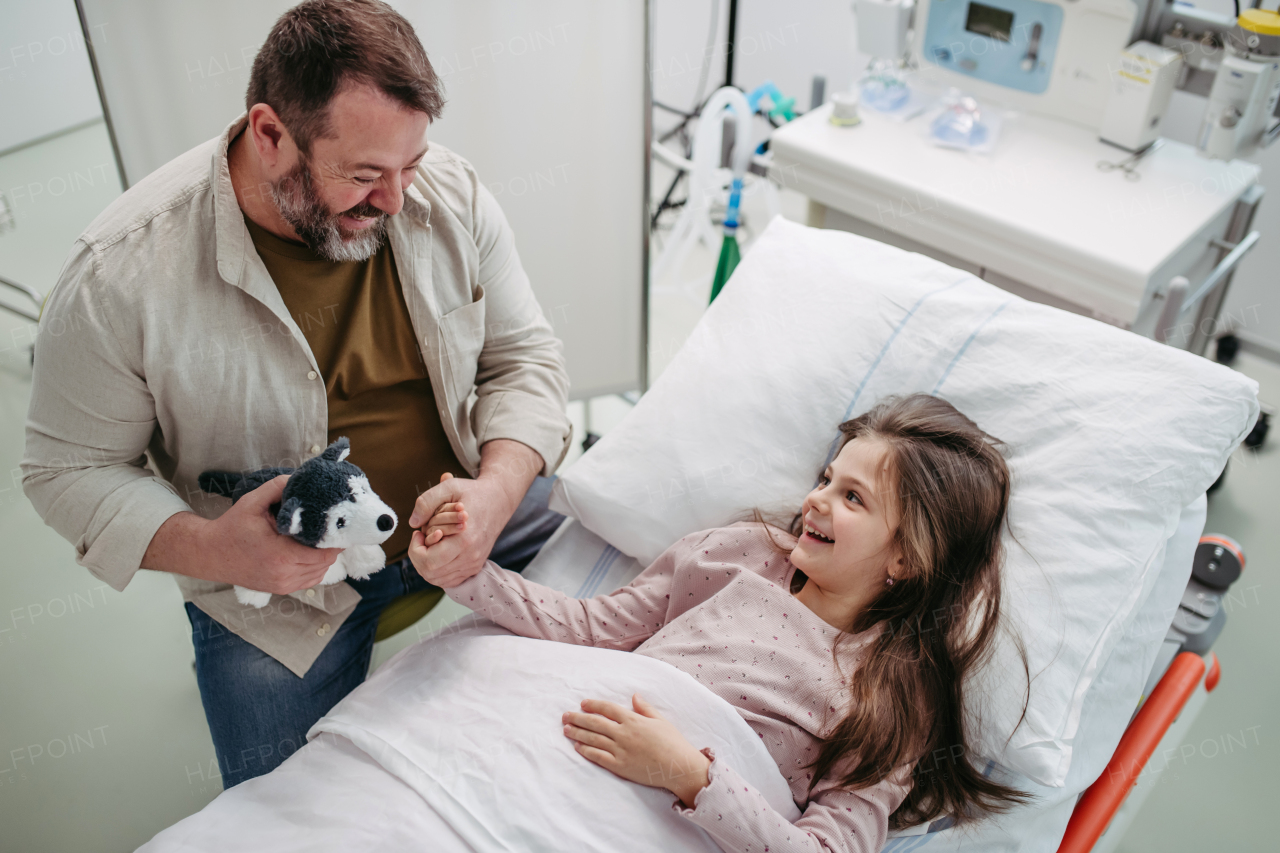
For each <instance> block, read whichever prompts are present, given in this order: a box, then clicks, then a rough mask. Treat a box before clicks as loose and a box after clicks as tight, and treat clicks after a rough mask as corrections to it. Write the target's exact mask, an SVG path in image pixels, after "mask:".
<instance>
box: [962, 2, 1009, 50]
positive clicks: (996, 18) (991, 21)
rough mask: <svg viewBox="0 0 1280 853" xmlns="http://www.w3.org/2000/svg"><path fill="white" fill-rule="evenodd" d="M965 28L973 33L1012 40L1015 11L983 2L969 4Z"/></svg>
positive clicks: (1002, 39) (1001, 39)
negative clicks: (985, 4) (1007, 10)
mask: <svg viewBox="0 0 1280 853" xmlns="http://www.w3.org/2000/svg"><path fill="white" fill-rule="evenodd" d="M964 28H965V29H966V30H968V31H969V32H971V33H977V34H978V35H982V36H987V37H988V38H993V39H999V40H1000V41H1006V42H1007V41H1011V35H1012V33H1013V13H1012V12H1006V11H1005V10H1004V9H997V8H996V7H994V6H984V5H982V4H981V3H970V4H969V15H968V17H966V18H965V22H964Z"/></svg>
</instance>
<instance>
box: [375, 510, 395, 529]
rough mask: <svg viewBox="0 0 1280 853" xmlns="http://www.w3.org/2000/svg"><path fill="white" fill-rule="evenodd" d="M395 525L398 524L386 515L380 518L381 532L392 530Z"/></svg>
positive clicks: (379, 526) (379, 527)
mask: <svg viewBox="0 0 1280 853" xmlns="http://www.w3.org/2000/svg"><path fill="white" fill-rule="evenodd" d="M395 524H396V523H395V522H394V521H392V520H391V516H389V515H386V514H385V513H384V514H383V515H380V516H378V529H379V530H390V529H391V528H392V527H394V526H395Z"/></svg>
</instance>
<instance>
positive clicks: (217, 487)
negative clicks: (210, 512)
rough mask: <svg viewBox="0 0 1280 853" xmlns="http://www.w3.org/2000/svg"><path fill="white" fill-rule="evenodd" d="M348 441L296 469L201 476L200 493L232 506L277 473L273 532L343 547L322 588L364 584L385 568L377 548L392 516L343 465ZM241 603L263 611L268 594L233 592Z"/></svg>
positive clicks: (386, 534)
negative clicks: (353, 581) (280, 484)
mask: <svg viewBox="0 0 1280 853" xmlns="http://www.w3.org/2000/svg"><path fill="white" fill-rule="evenodd" d="M350 452H351V442H350V441H348V440H347V439H346V437H345V436H344V437H342V438H339V439H338V440H337V441H335V442H334V443H333V444H331V445H329V446H328V447H327V448H326V449H325V451H324V452H323V453H321V454H320V455H319V456H316V457H314V458H312V459H308V460H307V461H306V462H303V463H302V467H301V468H297V469H293V468H278V467H277V468H262V469H260V470H258V471H254V472H253V473H251V474H239V473H236V472H234V471H205V472H204V473H203V474H201V475H200V476H199V477H198V478H197V482H198V483H199V484H200V488H201V489H203V490H204V491H206V492H208V493H210V494H213V495H223V496H224V497H229V498H231V502H232V503H235V502H236V501H238V500H240V498H242V497H243V496H244V495H246V494H247V493H249V492H251V491H253V490H254V489H256V488H258V487H259V486H261V485H262V484H263V483H266V482H268V481H269V480H272V479H274V478H276V477H278V476H280V475H281V474H288V475H289V482H288V483H286V484H285V487H284V494H283V495H281V502H280V503H275V504H272V505H271V511H272V512H273V513H275V516H276V529H277V530H278V531H279V532H280V533H281V534H282V535H288V536H292V537H293V538H294V539H297V540H298V541H299V542H301V543H302V544H303V545H310V546H311V547H312V548H345V549H346V550H345V551H343V552H342V553H341V554H339V555H338V559H337V560H336V561H334V564H333V565H332V566H330V567H329V571H328V572H326V573H325V576H324V579H323V580H321V581H320V583H322V584H331V583H337V582H338V581H340V580H343V579H345V578H349V577H351V578H357V579H359V580H364V579H365V578H367V577H369V575H371V574H373V573H374V572H376V571H378V570H379V569H381V568H382V567H383V565H385V564H386V554H384V553H383V551H382V548H380V547H379V546H380V545H381V544H382V543H383V542H385V541H387V537H389V536H390V535H391V534H392V533H393V532H394V531H395V529H396V523H397V519H396V514H395V512H394V511H392V509H391V507H389V506H387V505H386V504H385V503H383V502H382V499H381V498H379V497H378V496H377V495H375V494H374V493H373V489H371V488H369V478H368V477H366V476H365V474H364V472H363V471H361V470H360V469H359V468H357V467H356V466H355V465H352V464H351V463H350V462H347V461H346V458H347V455H348V454H349V453H350ZM236 599H237V600H238V601H239V602H240V603H241V604H248V605H252V606H254V607H265V606H266V605H267V602H269V601H270V600H271V593H269V592H258V591H256V590H252V589H246V588H245V587H242V586H237V587H236Z"/></svg>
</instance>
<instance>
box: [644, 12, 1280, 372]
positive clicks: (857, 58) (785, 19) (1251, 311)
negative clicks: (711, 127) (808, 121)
mask: <svg viewBox="0 0 1280 853" xmlns="http://www.w3.org/2000/svg"><path fill="white" fill-rule="evenodd" d="M713 2H714V0H697V2H691V0H657V2H656V18H657V20H656V22H655V29H654V78H653V79H654V98H655V100H658V101H663V102H665V103H669V104H671V105H672V106H676V107H681V108H684V109H688V108H689V107H690V106H692V104H693V101H694V95H695V92H696V89H697V83H698V72H699V68H700V65H701V60H702V57H703V52H704V47H705V41H704V39H705V38H706V34H707V24H708V19H709V17H710V11H711V8H712V4H713ZM719 5H720V15H719V22H718V29H717V37H716V39H715V48H714V51H713V53H712V55H711V59H710V65H711V69H710V77H709V82H708V84H707V86H706V89H705V92H711V91H714V89H715V88H717V87H718V86H719V85H721V83H722V82H723V79H724V41H725V37H726V33H727V24H726V19H727V13H728V7H729V3H728V0H722V2H721V3H720V4H719ZM1196 5H1199V6H1201V7H1203V8H1206V9H1210V10H1212V11H1216V12H1224V13H1229V12H1230V10H1231V2H1230V0H1198V2H1197V4H1196ZM1242 5H1247V4H1242ZM1265 5H1266V6H1267V8H1272V7H1273V6H1274V3H1272V2H1270V0H1268V2H1267V3H1266V4H1265ZM737 32H738V35H739V37H740V39H741V40H742V42H741V44H740V46H739V55H738V59H737V62H736V65H735V71H734V78H735V79H734V82H735V84H736V85H737V86H739V87H740V88H743V89H746V90H748V91H749V90H750V89H752V88H754V87H755V86H757V85H759V84H760V83H762V82H764V81H765V80H767V79H772V80H773V81H774V82H775V83H776V84H777V85H778V87H779V88H780V89H781V90H782V92H783V94H785V95H787V96H796V97H797V100H796V106H797V107H798V108H800V109H808V107H809V81H810V79H811V78H812V76H813V75H814V74H823V75H825V76H826V77H827V92H828V94H830V93H831V92H832V91H835V90H836V89H838V88H839V89H843V88H846V87H848V86H849V85H851V84H852V83H853V82H854V80H855V79H856V77H857V76H858V74H859V73H860V72H861V70H862V69H863V68H864V67H865V66H866V57H865V56H862V55H859V54H857V53H856V50H855V48H854V44H855V43H856V41H855V37H856V21H855V19H854V15H853V12H852V3H851V2H849V0H792V1H791V2H787V3H777V2H771V0H740V2H739V4H738V29H737ZM1204 107H1205V99H1204V98H1201V97H1198V96H1195V95H1189V94H1187V93H1185V92H1175V97H1174V103H1173V106H1172V107H1171V108H1170V111H1169V114H1168V115H1167V117H1166V121H1165V125H1164V127H1163V128H1162V130H1163V133H1164V135H1165V136H1167V137H1169V138H1171V139H1176V140H1178V141H1181V142H1185V143H1187V144H1194V140H1195V134H1196V130H1197V128H1198V127H1199V123H1200V117H1201V115H1202V114H1203V112H1204ZM657 116H658V121H657V122H655V130H656V131H658V132H661V130H662V129H664V128H669V127H671V126H672V125H674V124H675V119H673V118H672V117H671V116H670V115H669V114H664V113H662V112H658V113H657ZM756 127H757V133H758V136H757V138H758V139H763V138H764V136H765V135H766V133H767V128H765V126H764V125H763V123H761V122H759V121H758V122H757V125H756ZM1244 159H1247V160H1250V161H1251V162H1254V163H1258V164H1259V165H1260V166H1261V167H1262V174H1261V177H1260V181H1261V183H1262V184H1263V186H1265V187H1267V188H1268V193H1267V196H1266V197H1264V198H1263V201H1262V204H1261V205H1260V207H1259V209H1258V214H1257V218H1256V219H1255V221H1254V225H1253V227H1254V228H1256V229H1257V230H1259V231H1261V232H1262V236H1263V239H1262V241H1261V242H1260V243H1259V245H1258V247H1257V248H1255V249H1254V250H1253V252H1252V253H1251V254H1250V255H1249V256H1248V257H1247V258H1245V259H1244V260H1243V261H1242V262H1241V264H1240V267H1239V271H1238V272H1237V273H1236V275H1235V278H1234V279H1233V281H1232V284H1231V290H1230V292H1229V293H1228V295H1227V299H1226V301H1225V303H1224V304H1223V307H1222V314H1221V321H1222V322H1223V323H1224V324H1228V323H1229V324H1231V326H1232V327H1233V328H1235V329H1236V330H1237V333H1238V334H1239V335H1240V336H1241V337H1242V338H1243V339H1245V340H1246V342H1255V343H1257V344H1259V345H1261V346H1262V347H1265V348H1268V349H1270V350H1273V351H1274V352H1275V353H1277V354H1280V239H1278V238H1280V144H1276V145H1273V146H1272V147H1271V148H1270V149H1268V150H1265V151H1260V152H1258V153H1256V154H1254V155H1252V156H1249V157H1246V158H1244Z"/></svg>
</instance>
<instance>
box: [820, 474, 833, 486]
mask: <svg viewBox="0 0 1280 853" xmlns="http://www.w3.org/2000/svg"><path fill="white" fill-rule="evenodd" d="M818 482H819V483H821V484H822V485H824V486H826V485H828V484H829V483H830V482H831V478H830V477H828V476H827V475H826V474H823V475H822V476H821V477H819V478H818Z"/></svg>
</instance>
